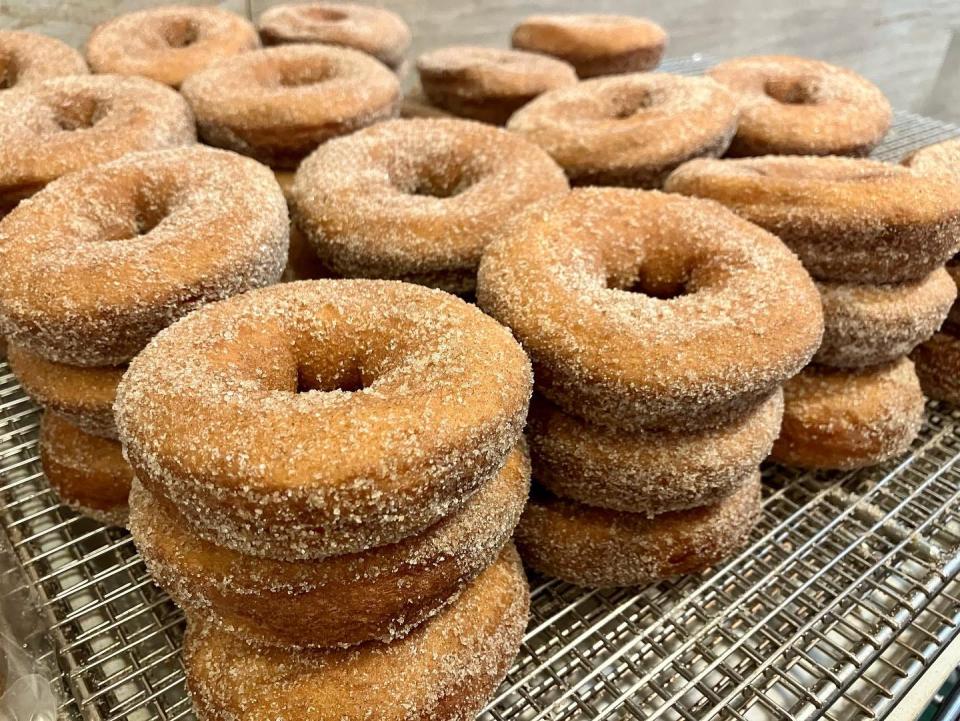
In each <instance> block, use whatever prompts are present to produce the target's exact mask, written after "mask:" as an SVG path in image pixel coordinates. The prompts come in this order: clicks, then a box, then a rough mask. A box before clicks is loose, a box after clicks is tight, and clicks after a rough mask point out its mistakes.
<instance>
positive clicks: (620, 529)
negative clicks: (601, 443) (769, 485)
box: [516, 470, 761, 588]
mask: <svg viewBox="0 0 960 721" xmlns="http://www.w3.org/2000/svg"><path fill="white" fill-rule="evenodd" d="M760 489H761V484H760V473H759V472H758V471H757V470H753V471H751V472H750V473H749V474H748V475H747V477H746V478H744V479H741V483H740V487H739V488H738V489H737V490H736V491H734V492H733V493H732V494H731V495H729V496H727V497H726V498H724V499H723V500H720V501H717V502H716V503H713V504H711V505H707V506H702V507H700V508H693V509H690V510H686V511H672V512H670V513H663V514H660V515H658V516H653V517H652V518H651V517H649V516H647V515H646V514H643V513H627V512H624V511H612V510H609V509H604V508H594V507H592V506H587V505H583V504H581V503H577V502H576V501H568V500H565V499H562V498H557V497H555V496H552V495H550V494H549V493H547V492H546V491H542V490H535V491H534V494H533V496H532V497H531V499H530V502H529V503H528V504H527V509H526V510H525V511H524V512H523V517H522V518H521V519H520V525H519V526H518V527H517V534H516V543H517V548H518V550H519V551H520V555H521V557H522V558H523V562H524V563H525V564H526V565H527V566H529V567H530V568H533V569H534V570H536V571H539V572H540V573H544V574H546V575H548V576H556V577H557V578H560V579H562V580H564V581H567V582H568V583H572V584H575V585H577V586H596V587H600V588H608V587H613V586H638V585H640V584H645V583H652V582H655V581H660V580H663V579H666V578H670V577H672V576H679V575H683V574H688V573H698V572H700V571H703V570H705V569H707V568H709V567H710V566H712V565H714V564H716V563H719V562H720V561H722V560H723V559H725V558H727V557H728V556H730V555H731V554H732V553H734V551H736V550H737V549H738V548H740V547H741V546H742V545H743V543H744V542H745V541H746V538H747V536H748V535H749V534H750V531H751V530H752V529H753V526H754V525H755V524H756V522H757V520H758V518H759V517H760V504H761V500H760Z"/></svg>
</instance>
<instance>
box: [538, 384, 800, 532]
mask: <svg viewBox="0 0 960 721" xmlns="http://www.w3.org/2000/svg"><path fill="white" fill-rule="evenodd" d="M782 416H783V393H782V392H781V391H780V390H777V391H776V392H775V393H774V394H773V395H771V396H770V397H769V398H768V399H767V400H765V401H764V402H763V403H761V404H760V405H759V406H757V407H756V408H755V409H753V410H751V411H750V412H749V413H747V414H746V415H745V416H743V417H742V418H739V419H737V420H736V421H734V422H733V423H732V424H731V425H728V426H723V427H721V428H716V429H706V430H700V431H695V432H693V433H690V432H687V431H683V432H669V431H667V432H664V431H659V432H658V431H639V432H636V433H624V432H622V431H618V430H616V429H612V428H604V427H603V426H594V425H590V424H589V423H584V422H583V421H581V420H580V419H579V418H576V417H575V416H571V415H568V414H566V413H564V412H563V411H561V410H560V409H558V408H557V407H556V406H555V405H553V404H552V403H550V402H549V401H548V400H546V399H544V398H540V397H539V396H534V401H533V403H532V404H531V406H530V416H529V418H528V420H527V436H528V438H529V440H530V451H531V456H532V459H533V469H534V475H535V476H536V479H537V483H539V484H540V485H541V486H542V487H543V488H545V489H546V490H548V491H550V492H551V493H552V494H554V495H557V496H560V497H563V498H568V499H570V500H574V501H578V502H580V503H583V504H587V505H590V506H596V507H599V508H609V509H612V510H616V511H629V512H631V513H638V514H643V515H646V516H655V515H657V514H661V513H666V512H668V511H680V510H685V509H688V508H694V507H696V506H704V505H709V504H711V503H714V502H717V501H720V500H722V499H723V498H725V497H727V496H729V495H730V494H731V493H733V492H734V491H735V490H736V489H737V488H739V487H740V486H741V485H742V484H743V479H744V478H745V477H746V476H748V475H749V474H750V473H751V472H752V471H755V470H756V468H757V466H759V465H760V463H761V462H762V461H763V459H764V458H766V457H767V455H769V453H770V448H771V447H772V446H773V442H774V441H775V440H776V438H777V434H778V433H779V432H780V418H781V417H782Z"/></svg>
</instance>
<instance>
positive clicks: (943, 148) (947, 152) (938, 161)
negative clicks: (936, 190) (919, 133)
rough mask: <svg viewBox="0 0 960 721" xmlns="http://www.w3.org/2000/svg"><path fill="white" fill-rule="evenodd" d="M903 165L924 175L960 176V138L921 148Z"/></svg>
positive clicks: (908, 157)
mask: <svg viewBox="0 0 960 721" xmlns="http://www.w3.org/2000/svg"><path fill="white" fill-rule="evenodd" d="M903 164H904V165H906V166H907V167H908V168H911V169H913V170H915V171H916V172H918V173H921V174H923V175H927V174H931V175H953V176H955V177H956V176H960V138H953V139H951V140H944V141H943V142H941V143H934V144H933V145H928V146H927V147H925V148H920V150H916V151H914V152H913V153H911V154H910V155H908V156H907V157H906V158H904V159H903Z"/></svg>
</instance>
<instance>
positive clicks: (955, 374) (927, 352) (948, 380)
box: [910, 332, 960, 405]
mask: <svg viewBox="0 0 960 721" xmlns="http://www.w3.org/2000/svg"><path fill="white" fill-rule="evenodd" d="M910 357H911V358H912V359H913V362H914V363H915V364H916V368H917V375H918V376H919V377H920V385H921V386H922V387H923V392H924V393H926V394H927V395H928V396H930V397H931V398H935V399H936V400H939V401H947V402H948V403H953V404H954V405H960V337H958V336H957V334H956V333H952V332H945V333H937V334H936V335H934V336H933V338H931V339H930V340H928V341H927V342H926V343H924V344H923V345H921V346H919V347H918V348H917V349H916V350H914V351H913V354H912V355H911V356H910Z"/></svg>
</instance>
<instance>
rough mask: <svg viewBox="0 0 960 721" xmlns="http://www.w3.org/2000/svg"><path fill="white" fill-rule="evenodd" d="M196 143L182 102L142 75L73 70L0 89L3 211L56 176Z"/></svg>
mask: <svg viewBox="0 0 960 721" xmlns="http://www.w3.org/2000/svg"><path fill="white" fill-rule="evenodd" d="M194 142H196V132H195V130H194V123H193V114H192V113H191V112H190V107H189V106H188V105H187V103H186V101H185V100H184V99H183V98H182V97H180V95H179V94H178V93H176V92H175V91H173V90H171V89H170V88H167V87H164V86H163V85H160V84H158V83H154V82H152V81H150V80H147V79H145V78H121V77H117V76H102V75H100V76H97V75H77V76H72V77H63V78H54V79H52V80H46V81H43V82H40V83H35V84H33V85H30V86H29V87H24V88H16V89H14V90H10V91H9V92H4V93H0V214H2V213H3V212H6V211H9V210H11V209H12V208H13V207H15V206H16V204H17V203H18V202H19V201H20V200H22V199H23V198H26V197H29V196H31V195H33V194H34V193H35V192H37V191H38V190H40V189H41V188H42V187H43V186H45V185H46V184H47V183H49V182H50V181H52V180H55V179H57V178H59V177H60V176H61V175H66V174H67V173H72V172H74V171H75V170H80V169H82V168H86V167H89V166H91V165H97V164H99V163H106V162H108V161H110V160H115V159H116V158H119V157H120V156H122V155H126V154H127V153H131V152H133V151H136V150H156V149H160V148H168V147H173V146H177V145H189V144H192V143H194Z"/></svg>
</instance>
